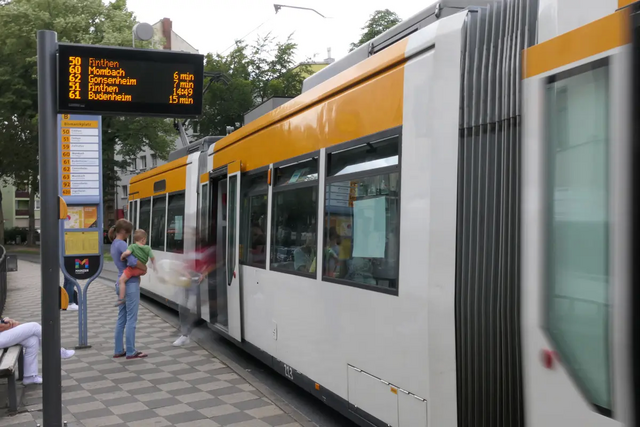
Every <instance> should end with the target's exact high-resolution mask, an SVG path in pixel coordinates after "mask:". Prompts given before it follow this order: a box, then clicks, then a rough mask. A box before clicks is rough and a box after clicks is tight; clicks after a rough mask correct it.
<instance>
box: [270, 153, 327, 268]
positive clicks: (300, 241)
mask: <svg viewBox="0 0 640 427" xmlns="http://www.w3.org/2000/svg"><path fill="white" fill-rule="evenodd" d="M275 177H276V179H275V187H274V189H273V212H272V224H273V226H272V235H271V236H272V237H271V239H272V242H273V243H272V244H271V269H272V270H276V271H282V272H289V273H292V272H293V273H297V274H303V275H315V272H316V264H317V259H316V255H317V254H316V252H317V247H318V244H317V230H318V226H317V217H318V160H317V158H315V159H311V160H309V161H305V162H300V163H297V164H295V165H290V166H285V167H281V168H278V169H276V170H275Z"/></svg>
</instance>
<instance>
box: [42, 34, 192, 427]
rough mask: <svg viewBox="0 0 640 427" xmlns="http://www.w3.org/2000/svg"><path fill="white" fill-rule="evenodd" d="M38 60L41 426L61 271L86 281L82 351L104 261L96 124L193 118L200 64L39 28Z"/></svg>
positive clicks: (55, 407)
mask: <svg viewBox="0 0 640 427" xmlns="http://www.w3.org/2000/svg"><path fill="white" fill-rule="evenodd" d="M37 58H38V139H39V159H40V165H39V166H40V176H39V179H40V199H41V220H40V221H41V250H40V254H41V255H40V257H41V264H40V266H41V280H42V335H43V337H42V338H43V339H42V359H43V362H42V373H43V389H42V397H43V418H44V420H45V426H46V427H58V426H62V413H61V412H62V411H61V408H62V401H61V400H62V399H61V392H60V391H61V372H60V368H61V365H60V353H59V352H60V304H59V303H57V301H59V298H60V284H59V283H58V277H59V270H60V269H62V270H63V272H64V274H65V275H66V276H67V277H72V278H74V279H80V280H85V279H86V280H87V283H86V284H85V287H84V292H82V290H81V289H80V288H78V290H79V292H78V297H79V300H80V301H78V302H79V305H80V306H81V308H80V309H79V314H78V316H79V329H80V331H79V332H80V344H81V346H82V344H83V343H84V345H85V346H86V345H87V329H86V320H87V303H86V302H87V298H86V297H87V295H86V294H87V288H88V286H89V284H90V283H91V280H92V279H93V278H95V277H97V275H98V274H99V273H100V270H101V268H102V263H103V256H102V244H101V242H102V233H101V230H102V162H101V158H102V147H101V136H102V135H101V117H100V116H101V115H108V114H111V115H115V116H126V115H132V116H153V117H169V118H178V117H184V118H187V117H196V116H198V115H200V114H201V112H202V95H203V83H204V56H203V55H195V54H189V53H181V52H166V51H158V50H147V49H128V48H119V47H105V46H88V45H74V44H59V43H57V34H56V33H55V32H54V31H48V30H40V31H38V52H37ZM56 61H57V62H56ZM58 113H60V114H62V115H61V116H58ZM56 117H58V120H57V123H56ZM96 130H97V132H96ZM96 163H97V165H96ZM96 167H97V169H96ZM60 220H64V222H61V221H60Z"/></svg>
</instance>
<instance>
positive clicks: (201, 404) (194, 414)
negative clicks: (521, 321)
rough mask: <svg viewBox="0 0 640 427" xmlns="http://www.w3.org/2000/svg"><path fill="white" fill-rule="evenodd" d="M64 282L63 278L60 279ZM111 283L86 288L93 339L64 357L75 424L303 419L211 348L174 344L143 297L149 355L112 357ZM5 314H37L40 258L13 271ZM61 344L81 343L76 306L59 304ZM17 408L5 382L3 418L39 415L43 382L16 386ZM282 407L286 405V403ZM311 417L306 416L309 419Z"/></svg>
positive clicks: (263, 423)
mask: <svg viewBox="0 0 640 427" xmlns="http://www.w3.org/2000/svg"><path fill="white" fill-rule="evenodd" d="M60 283H62V280H61V281H60ZM114 301H115V292H114V291H113V286H112V285H111V284H109V283H106V282H104V281H101V280H98V281H96V282H95V283H94V284H92V285H91V286H90V288H89V303H88V304H89V309H88V310H89V313H88V314H89V316H88V318H89V344H90V345H92V348H90V349H85V350H79V351H77V352H76V356H74V357H73V358H72V359H70V360H63V361H62V403H63V408H62V410H63V420H64V421H67V422H68V425H69V427H71V426H86V427H98V426H132V427H143V426H150V427H151V426H153V427H159V426H189V427H201V426H202V427H205V426H207V427H208V426H229V427H231V426H233V427H268V426H281V427H285V426H286V427H293V426H300V425H301V424H299V423H297V422H296V421H295V420H294V418H293V416H292V414H291V413H290V412H288V413H285V412H284V411H283V410H282V409H281V407H279V406H278V405H276V404H274V403H273V401H272V400H270V399H268V398H267V397H265V395H264V394H263V393H261V392H260V391H258V390H257V389H256V388H254V387H253V386H252V385H251V384H249V383H248V382H247V381H246V380H245V379H244V378H243V377H241V376H239V375H237V374H236V373H235V372H234V371H233V370H232V369H230V368H229V367H228V366H227V365H225V364H224V363H222V362H221V361H220V360H218V359H216V358H215V357H213V356H212V355H211V354H209V353H208V352H207V351H206V350H204V349H202V348H201V347H199V346H198V345H197V344H195V343H192V344H190V345H188V346H186V347H184V348H176V347H173V346H172V345H171V343H172V342H173V341H174V339H175V338H176V337H177V331H176V329H175V328H174V327H172V326H171V325H169V324H168V323H166V322H165V321H164V320H162V319H161V318H159V317H157V316H156V315H155V314H153V313H151V312H150V311H149V310H147V309H146V308H145V307H143V306H142V305H141V306H140V311H139V316H138V328H137V334H136V336H137V338H136V344H137V347H138V349H139V350H142V351H144V352H146V353H148V354H149V357H148V358H146V359H140V360H123V359H113V358H112V356H113V329H114V325H115V320H116V315H117V308H115V307H113V303H114ZM4 315H6V316H9V317H11V318H13V319H16V320H18V321H20V322H23V323H24V322H28V321H37V322H40V266H39V265H38V264H33V263H30V262H26V261H21V262H20V266H19V271H18V272H14V273H9V290H8V297H7V305H6V309H5V313H4ZM61 335H62V345H63V346H64V347H67V348H74V346H75V345H76V344H77V343H78V315H77V312H65V311H63V312H61ZM18 388H19V390H18V393H21V392H22V394H23V397H22V405H21V408H20V411H19V413H18V414H17V415H14V416H9V415H7V413H6V407H7V404H6V402H7V399H6V397H7V396H6V385H5V384H0V399H1V400H0V404H4V406H3V407H4V409H2V412H1V413H0V426H35V425H36V422H37V423H40V424H41V425H43V426H44V427H46V423H44V424H43V423H42V387H41V386H38V385H30V386H27V387H23V386H22V385H19V386H18ZM283 407H284V406H283ZM305 425H307V423H305Z"/></svg>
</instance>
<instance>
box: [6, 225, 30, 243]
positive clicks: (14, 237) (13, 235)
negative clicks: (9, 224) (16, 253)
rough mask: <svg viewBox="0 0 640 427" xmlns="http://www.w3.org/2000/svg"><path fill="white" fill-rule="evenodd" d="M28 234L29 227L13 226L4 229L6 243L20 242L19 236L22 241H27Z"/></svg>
mask: <svg viewBox="0 0 640 427" xmlns="http://www.w3.org/2000/svg"><path fill="white" fill-rule="evenodd" d="M27 234H28V229H26V228H22V227H13V228H8V229H6V230H4V243H3V244H6V243H13V244H17V243H18V238H20V243H22V244H25V243H27Z"/></svg>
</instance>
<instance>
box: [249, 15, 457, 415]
mask: <svg viewBox="0 0 640 427" xmlns="http://www.w3.org/2000/svg"><path fill="white" fill-rule="evenodd" d="M464 20H465V14H464V13H461V14H459V15H456V16H454V17H451V18H447V19H444V20H442V21H440V22H439V23H438V25H433V26H431V27H428V28H426V29H424V30H422V31H421V32H418V33H417V34H416V35H414V36H412V37H411V38H409V42H408V44H407V54H408V55H412V54H415V53H417V52H422V51H424V52H423V53H421V54H420V55H418V56H415V57H414V58H412V59H411V60H410V61H409V62H408V63H406V65H404V66H403V67H402V68H401V69H398V70H396V71H394V72H400V73H401V77H402V79H401V82H402V83H401V85H400V86H399V87H397V88H396V89H395V90H399V91H401V93H402V94H403V95H402V100H401V102H402V107H401V108H402V128H401V136H402V141H401V166H400V170H401V172H400V173H401V179H400V188H401V190H400V191H401V193H400V227H399V228H400V230H399V236H400V238H399V244H400V250H399V253H400V259H399V276H398V279H399V280H398V294H397V295H393V294H387V293H382V292H375V291H371V290H369V289H361V288H357V287H353V286H346V285H345V284H342V283H334V282H331V281H327V280H322V279H318V278H314V277H312V278H306V277H301V276H297V275H292V274H284V273H280V272H277V271H269V270H266V269H258V268H254V267H250V266H243V267H242V278H243V282H242V287H243V295H244V298H243V322H244V325H243V326H244V339H245V340H246V341H248V342H250V343H251V344H253V345H255V346H257V347H259V348H260V349H262V350H263V351H266V352H268V353H269V354H271V355H273V356H275V357H276V358H278V359H279V360H281V361H283V362H284V363H285V364H286V365H288V366H289V367H291V371H289V372H290V374H291V375H296V373H297V371H299V372H301V373H302V374H304V375H305V376H307V377H309V378H311V379H312V380H314V381H316V382H318V383H319V384H320V385H321V386H322V387H323V388H328V389H329V390H331V391H332V392H334V393H336V394H338V395H339V396H340V397H341V398H343V399H345V400H347V401H349V402H350V403H352V404H354V405H355V404H357V405H358V407H360V408H362V409H364V410H366V411H367V412H369V413H370V414H371V415H374V416H376V417H377V418H378V419H381V420H383V421H384V422H386V423H388V424H389V425H407V426H413V425H422V424H415V422H416V420H418V419H419V418H415V416H413V414H414V413H420V412H421V411H422V410H423V409H424V414H425V415H424V418H425V422H426V413H427V412H428V414H429V420H430V421H431V423H433V424H434V425H439V426H448V425H455V423H456V421H455V419H456V388H455V384H456V376H455V375H456V373H455V332H454V325H455V319H454V290H455V289H454V288H455V218H456V179H457V178H456V177H457V141H458V131H457V129H458V114H459V99H460V97H459V88H460V74H459V72H458V73H452V72H451V70H452V69H458V70H459V67H460V46H461V35H462V27H463V25H464ZM434 45H435V49H434V48H433V47H434ZM367 84H375V83H373V82H368V83H365V85H363V86H362V87H360V88H358V89H354V90H361V91H364V90H367V88H366V87H365V86H366V85H367ZM376 93H377V94H378V96H380V98H381V99H379V100H378V101H377V102H373V105H379V103H378V102H386V103H389V102H390V98H393V96H391V97H390V96H389V94H388V93H386V92H385V91H376ZM382 98H384V99H382ZM334 105H335V104H334ZM375 108H378V107H375ZM318 110H319V112H316V111H314V110H310V111H308V112H305V113H303V114H301V115H300V116H299V117H297V118H293V119H291V121H290V122H289V123H287V127H288V128H290V129H296V128H300V129H304V130H303V131H302V132H304V133H307V132H317V131H318V129H326V128H330V126H326V125H327V124H326V123H324V122H323V121H322V119H321V117H324V116H323V115H322V114H320V112H322V111H330V110H332V105H321V106H319V107H318ZM367 112H368V108H367V107H366V106H365V107H363V108H362V110H360V111H357V112H356V111H352V114H357V117H356V118H355V119H354V121H355V122H356V123H357V122H358V121H359V120H368V117H367ZM320 157H321V158H322V159H321V161H320V164H321V168H320V169H321V171H323V170H324V168H323V167H322V165H323V163H324V161H326V158H327V153H326V150H321V152H320ZM326 179H327V177H326V176H325V174H324V173H322V172H321V173H320V183H319V185H320V187H319V194H320V201H323V198H324V195H325V194H326V188H327V184H326V182H325V180H326ZM274 198H275V196H274V193H273V190H272V192H271V193H270V197H269V206H270V209H269V210H268V211H269V215H272V213H273V209H272V205H273V203H274ZM325 206H326V202H325V203H320V206H319V209H318V218H322V220H320V221H319V222H320V224H319V227H318V236H319V237H318V239H319V240H321V242H320V245H319V248H324V247H325V243H324V241H323V240H322V239H323V237H324V236H325V235H326V229H325V228H324V224H323V223H324V215H325ZM269 219H270V221H269V223H270V224H272V223H273V221H274V218H271V217H270V218H269ZM269 229H270V230H273V226H272V225H271V226H270V228H269ZM270 244H271V245H273V244H274V242H273V236H271V240H270ZM353 368H356V369H353ZM360 370H361V371H363V372H359V371H360ZM370 377H375V378H374V379H373V380H371V379H370ZM376 379H378V380H382V381H376ZM385 382H386V383H388V384H386V385H385ZM394 387H399V388H401V389H403V390H405V391H407V392H410V393H413V394H414V395H415V396H418V397H420V398H422V399H425V400H426V401H427V402H429V404H428V405H429V410H428V411H427V410H426V409H427V408H426V407H427V403H424V405H423V406H418V408H417V410H415V409H413V412H412V416H411V417H410V418H407V414H409V413H410V412H409V411H410V410H409V409H407V405H406V403H405V401H404V400H403V398H404V396H407V395H406V394H402V392H400V393H399V394H395V393H394ZM399 396H400V397H399ZM412 398H413V399H415V398H414V397H412ZM416 401H419V400H417V399H416ZM363 406H364V408H363ZM394 414H395V415H394ZM398 414H400V415H398ZM403 414H404V417H405V418H404V420H403ZM431 423H430V424H431Z"/></svg>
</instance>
